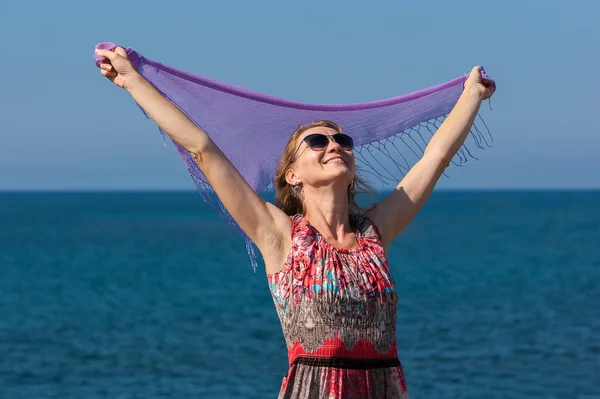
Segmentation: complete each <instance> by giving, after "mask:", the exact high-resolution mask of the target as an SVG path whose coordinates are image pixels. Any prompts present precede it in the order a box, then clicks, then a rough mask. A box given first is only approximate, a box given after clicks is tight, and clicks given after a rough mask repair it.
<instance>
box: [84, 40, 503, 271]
mask: <svg viewBox="0 0 600 399" xmlns="http://www.w3.org/2000/svg"><path fill="white" fill-rule="evenodd" d="M115 47H117V46H116V45H115V44H114V43H100V44H98V45H97V46H96V48H101V49H108V50H112V49H114V48H115ZM126 51H127V54H128V56H129V59H130V61H131V62H132V64H133V66H134V68H136V69H137V70H138V72H140V73H141V74H142V75H143V76H144V77H145V78H146V79H147V80H148V81H150V82H151V83H152V84H153V85H154V87H156V88H157V89H158V90H159V91H160V92H161V93H162V94H163V95H164V96H165V97H166V98H167V99H168V100H169V101H171V102H172V103H173V104H175V105H176V106H177V107H179V109H180V110H181V111H183V112H184V113H185V114H186V115H187V116H188V117H189V118H190V119H191V120H192V121H193V122H194V123H195V124H196V125H197V126H198V127H200V128H201V129H202V130H204V131H205V132H206V133H207V134H208V135H209V136H210V138H211V139H212V140H213V141H214V142H215V143H216V144H217V145H218V146H219V148H220V149H221V150H222V151H223V153H224V154H225V155H226V156H227V158H229V160H230V161H231V162H232V163H233V165H234V166H235V167H236V168H237V170H238V171H239V173H240V174H241V175H242V176H243V177H244V179H245V180H246V181H247V182H248V184H249V185H250V186H251V187H252V188H253V189H254V191H255V192H256V193H261V192H263V191H265V190H267V189H269V188H272V179H273V178H274V176H275V171H276V169H277V166H278V164H279V161H280V158H281V156H282V154H283V152H284V149H285V146H286V144H287V141H288V139H289V137H290V135H291V134H292V132H293V131H294V130H296V129H297V128H298V126H299V125H306V124H308V123H310V122H312V121H315V120H321V119H327V120H331V121H334V122H335V123H337V124H338V125H340V126H341V127H342V129H343V130H344V133H346V134H348V135H350V136H352V138H353V139H354V143H355V148H354V154H355V158H356V164H357V169H359V170H360V171H361V173H362V174H363V177H367V178H369V177H370V178H374V179H376V180H378V181H380V182H381V183H382V184H383V185H384V187H385V186H386V185H387V186H389V185H394V186H395V185H396V184H398V182H399V181H400V179H401V178H402V176H404V175H405V173H406V172H408V170H409V169H410V167H411V166H412V164H413V163H414V161H415V160H416V159H418V158H420V157H421V156H422V155H423V151H424V149H425V146H426V145H427V142H428V139H429V138H431V136H432V135H433V134H434V133H435V131H436V130H437V128H438V127H439V126H440V124H441V123H442V122H443V120H444V119H445V117H446V116H447V115H448V114H449V113H450V111H451V110H452V108H453V107H454V105H455V104H456V102H457V101H458V98H459V97H460V95H461V93H462V91H463V88H464V82H465V81H466V79H467V77H468V75H464V76H461V77H459V78H456V79H454V80H451V81H449V82H446V83H443V84H440V85H437V86H433V87H430V88H426V89H423V90H419V91H416V92H413V93H409V94H405V95H402V96H399V97H394V98H389V99H385V100H379V101H372V102H363V103H354V104H335V105H327V104H308V103H301V102H295V101H289V100H284V99H281V98H276V97H272V96H268V95H265V94H261V93H257V92H254V91H251V90H247V89H244V88H241V87H236V86H233V85H230V84H227V83H223V82H219V81H216V80H212V79H209V78H206V77H203V76H200V75H196V74H192V73H189V72H185V71H181V70H179V69H176V68H173V67H170V66H167V65H164V64H161V63H159V62H156V61H152V60H150V59H147V58H145V57H143V56H142V55H140V54H138V53H137V52H136V51H134V50H133V49H131V48H128V49H126ZM102 59H103V57H100V56H97V55H94V60H95V63H96V66H99V65H100V61H101V60H102ZM482 77H483V78H484V79H487V80H489V81H492V80H491V79H490V78H489V77H488V76H487V75H486V74H485V72H482ZM492 82H493V81H492ZM142 111H143V110H142ZM144 114H145V113H144ZM146 117H147V115H146ZM480 121H481V122H482V123H483V125H484V126H485V123H484V122H483V120H482V119H481V118H480ZM485 128H486V132H487V135H486V136H487V137H486V136H484V134H483V133H482V132H481V131H480V130H479V129H478V127H477V126H476V125H473V128H472V129H471V131H470V133H469V138H470V140H469V141H470V142H471V143H472V144H473V145H475V146H476V147H478V148H482V149H483V148H484V146H489V143H488V140H487V138H489V139H490V140H491V136H490V134H489V130H488V129H487V127H485ZM161 134H162V136H163V140H164V132H162V131H161ZM173 144H174V145H175V148H176V149H177V151H178V152H179V155H180V156H181V158H182V159H183V162H184V163H185V165H186V167H187V169H188V171H189V173H190V174H191V177H192V179H193V181H194V183H195V185H196V187H197V189H198V191H199V192H200V194H201V195H202V197H203V198H204V200H205V201H206V202H207V203H209V204H211V205H212V206H213V208H214V209H215V210H216V211H217V212H218V213H219V215H221V216H222V217H223V218H224V219H226V220H227V221H228V222H229V223H231V224H232V225H233V226H234V228H235V229H236V230H237V231H238V232H239V233H240V234H241V235H242V236H243V237H244V238H245V240H246V249H247V251H248V255H249V256H250V260H251V262H252V266H253V268H254V270H256V266H257V263H256V258H257V252H256V248H255V247H254V245H253V243H252V242H251V240H250V239H249V238H248V237H247V236H246V235H245V234H244V232H243V231H242V230H241V229H240V228H239V226H238V225H237V223H235V221H234V220H233V218H232V217H231V215H229V213H228V212H227V210H226V209H225V208H224V207H223V204H222V203H221V201H220V200H219V198H218V197H217V196H216V195H215V193H214V190H213V189H212V187H211V186H210V184H209V183H208V181H207V180H206V178H205V176H204V175H203V174H202V172H201V170H200V168H199V167H198V165H197V164H196V163H195V162H194V160H193V158H192V157H191V156H190V154H189V153H188V152H187V151H186V150H185V149H184V148H183V147H181V146H180V145H179V144H177V143H175V142H173ZM468 158H474V159H477V158H475V157H474V156H473V155H472V154H471V152H470V150H469V149H468V147H467V143H466V142H465V144H463V146H462V147H461V148H460V150H459V152H458V153H457V154H456V156H455V157H454V159H453V160H452V163H453V164H454V165H457V166H461V165H462V164H464V163H465V162H466V161H467V160H468Z"/></svg>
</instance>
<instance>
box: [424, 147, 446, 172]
mask: <svg viewBox="0 0 600 399" xmlns="http://www.w3.org/2000/svg"><path fill="white" fill-rule="evenodd" d="M425 157H427V158H428V159H431V160H433V161H434V162H435V163H437V164H438V165H439V166H440V167H441V168H442V169H446V168H447V167H448V166H450V162H452V158H453V155H452V154H451V153H450V152H448V151H442V150H436V149H429V150H428V149H426V150H425V153H424V154H423V158H425Z"/></svg>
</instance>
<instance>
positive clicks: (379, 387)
mask: <svg viewBox="0 0 600 399" xmlns="http://www.w3.org/2000/svg"><path fill="white" fill-rule="evenodd" d="M292 223H293V229H292V244H291V247H290V251H289V254H288V257H287V260H286V262H285V264H284V267H283V269H282V270H281V271H280V272H279V273H274V274H270V275H268V276H267V277H268V281H269V289H270V291H271V294H272V297H273V301H274V303H275V307H276V309H277V313H278V316H279V318H280V321H281V325H282V329H283V333H284V336H285V338H286V343H287V345H288V350H289V361H290V368H289V370H288V373H287V375H286V376H285V378H284V379H283V381H282V385H281V391H280V394H279V398H280V399H283V398H293V399H309V398H332V399H333V398H335V399H338V398H340V399H341V398H344V399H349V398H373V399H377V398H408V393H407V391H406V382H405V381H404V374H403V372H402V367H401V366H390V365H389V364H392V363H394V362H395V364H397V365H399V361H398V360H397V350H396V340H395V331H396V306H397V295H396V293H395V284H394V280H393V278H392V276H391V273H390V270H389V268H388V264H387V260H386V256H385V252H384V249H383V245H382V243H381V238H380V236H379V233H378V231H377V229H376V227H375V226H374V225H373V224H372V222H371V221H370V220H369V219H368V218H365V217H356V218H353V220H352V225H353V228H354V229H355V232H356V237H357V241H358V245H357V248H355V249H340V248H336V247H334V246H333V245H331V244H330V243H328V242H327V241H326V240H325V239H324V238H323V237H322V236H321V235H320V234H319V232H318V231H317V230H316V229H315V228H314V227H313V226H312V225H310V223H309V222H308V221H307V220H306V219H305V218H304V217H302V216H301V215H296V216H295V217H292ZM305 359H309V360H308V361H305V362H303V361H300V362H296V361H298V360H305ZM315 359H316V362H312V360H315ZM352 359H354V360H352ZM361 360H364V362H365V363H363V362H360V361H361ZM367 360H368V361H372V362H375V363H369V364H371V366H368V367H367V366H364V365H365V364H366V362H367ZM357 361H359V362H360V363H358V364H359V366H358V367H357V366H356V364H357V363H356V362H357ZM381 361H383V362H384V363H377V362H381ZM390 361H392V363H390ZM323 362H324V363H323ZM352 362H354V363H353V364H354V366H350V365H349V364H350V363H352ZM322 364H327V365H326V366H323V365H322ZM332 364H334V365H335V367H334V366H332ZM344 364H346V365H345V366H344ZM373 364H376V366H373ZM383 364H387V365H386V366H383Z"/></svg>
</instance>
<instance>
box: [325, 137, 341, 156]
mask: <svg viewBox="0 0 600 399" xmlns="http://www.w3.org/2000/svg"><path fill="white" fill-rule="evenodd" d="M327 138H328V139H329V145H328V146H327V152H341V151H342V146H341V145H340V144H339V143H338V142H337V141H335V140H334V139H333V136H327Z"/></svg>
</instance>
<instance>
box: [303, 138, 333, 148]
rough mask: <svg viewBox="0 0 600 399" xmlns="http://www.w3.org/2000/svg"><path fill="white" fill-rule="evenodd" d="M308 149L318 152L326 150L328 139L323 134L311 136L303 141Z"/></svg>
mask: <svg viewBox="0 0 600 399" xmlns="http://www.w3.org/2000/svg"><path fill="white" fill-rule="evenodd" d="M304 140H306V144H308V146H309V147H310V148H314V149H316V150H320V149H323V148H326V147H327V145H328V144H329V139H328V138H327V136H325V135H323V134H311V135H309V136H306V138H305V139H304Z"/></svg>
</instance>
